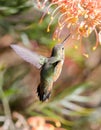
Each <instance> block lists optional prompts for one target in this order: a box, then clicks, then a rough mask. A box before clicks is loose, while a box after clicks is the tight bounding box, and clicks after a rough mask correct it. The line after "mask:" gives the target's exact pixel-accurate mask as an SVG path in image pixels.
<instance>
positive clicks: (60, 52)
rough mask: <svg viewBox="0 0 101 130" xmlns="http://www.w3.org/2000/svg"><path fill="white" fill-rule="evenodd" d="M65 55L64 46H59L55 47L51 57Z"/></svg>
mask: <svg viewBox="0 0 101 130" xmlns="http://www.w3.org/2000/svg"><path fill="white" fill-rule="evenodd" d="M63 54H64V45H63V44H57V45H55V46H54V48H53V50H52V55H51V56H59V55H63Z"/></svg>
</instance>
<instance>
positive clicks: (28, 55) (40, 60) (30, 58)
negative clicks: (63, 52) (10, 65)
mask: <svg viewBox="0 0 101 130" xmlns="http://www.w3.org/2000/svg"><path fill="white" fill-rule="evenodd" d="M10 46H11V48H12V49H13V50H14V51H15V52H16V53H17V54H18V55H19V56H20V57H21V58H23V59H24V60H25V61H27V62H29V63H31V64H32V65H34V66H36V67H37V68H38V69H40V68H41V67H42V65H43V64H44V63H45V62H46V60H47V58H46V57H44V56H41V55H38V54H36V53H35V52H32V51H30V50H28V49H26V48H23V47H20V46H18V45H10Z"/></svg>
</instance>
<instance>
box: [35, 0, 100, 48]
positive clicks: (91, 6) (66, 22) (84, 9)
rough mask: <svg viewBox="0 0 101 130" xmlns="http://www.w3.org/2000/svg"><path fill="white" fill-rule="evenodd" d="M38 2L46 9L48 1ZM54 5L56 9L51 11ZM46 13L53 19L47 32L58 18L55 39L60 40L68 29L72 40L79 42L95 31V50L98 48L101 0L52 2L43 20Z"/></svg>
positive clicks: (53, 0) (60, 0) (55, 0)
mask: <svg viewBox="0 0 101 130" xmlns="http://www.w3.org/2000/svg"><path fill="white" fill-rule="evenodd" d="M37 1H38V3H39V4H40V7H44V6H45V5H47V1H48V0H44V2H43V3H42V2H40V1H39V0H37ZM54 5H56V7H55V9H54V10H53V11H51V7H52V6H54ZM46 13H48V14H49V15H50V18H51V20H50V23H49V25H48V27H47V32H49V31H50V26H51V24H52V22H53V20H54V19H55V18H57V17H58V25H57V28H56V30H55V33H54V36H53V39H56V38H59V37H60V34H61V32H62V30H63V29H64V28H66V27H67V29H68V30H69V31H70V32H71V33H72V38H73V39H77V40H78V39H79V40H80V39H82V37H88V36H89V35H90V34H91V33H92V31H95V34H96V45H95V46H94V47H93V50H95V49H96V48H97V46H98V42H99V38H98V33H97V31H96V27H98V26H101V0H52V1H51V3H50V4H49V6H48V7H47V9H46V12H45V13H44V14H43V16H42V19H43V17H44V16H45V14H46ZM42 19H41V21H42Z"/></svg>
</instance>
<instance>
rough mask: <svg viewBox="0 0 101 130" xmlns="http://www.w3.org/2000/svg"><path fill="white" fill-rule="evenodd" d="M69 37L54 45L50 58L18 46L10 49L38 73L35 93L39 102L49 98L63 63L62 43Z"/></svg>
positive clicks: (12, 46)
mask: <svg viewBox="0 0 101 130" xmlns="http://www.w3.org/2000/svg"><path fill="white" fill-rule="evenodd" d="M69 37H70V34H69V35H68V36H67V37H66V38H65V39H64V40H63V41H62V42H61V43H60V44H56V45H55V46H54V47H53V49H52V53H51V56H50V57H45V56H42V55H39V54H37V53H36V52H32V51H30V50H28V49H26V48H23V47H20V46H18V45H14V44H12V45H10V47H11V48H12V49H13V50H14V51H15V52H16V53H17V54H18V55H19V56H20V57H21V58H22V59H24V60H25V61H26V62H29V63H31V64H32V65H34V66H35V67H36V68H38V69H41V71H40V83H39V85H38V87H37V93H38V97H39V100H40V101H42V102H43V101H46V100H47V99H49V98H50V95H51V91H52V88H53V83H54V82H55V81H56V80H57V79H58V78H59V76H60V74H61V71H62V67H63V63H64V57H65V56H64V55H65V54H64V43H65V41H66V40H67V39H68V38H69Z"/></svg>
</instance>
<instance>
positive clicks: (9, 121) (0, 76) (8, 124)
mask: <svg viewBox="0 0 101 130" xmlns="http://www.w3.org/2000/svg"><path fill="white" fill-rule="evenodd" d="M3 74H4V71H3V72H2V71H1V73H0V98H1V101H2V104H3V108H4V113H5V117H6V120H5V123H4V125H3V127H4V129H5V130H7V129H8V130H15V127H14V124H13V121H12V116H11V111H10V107H9V102H8V100H7V97H6V95H5V93H4V91H3V88H2V87H3Z"/></svg>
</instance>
